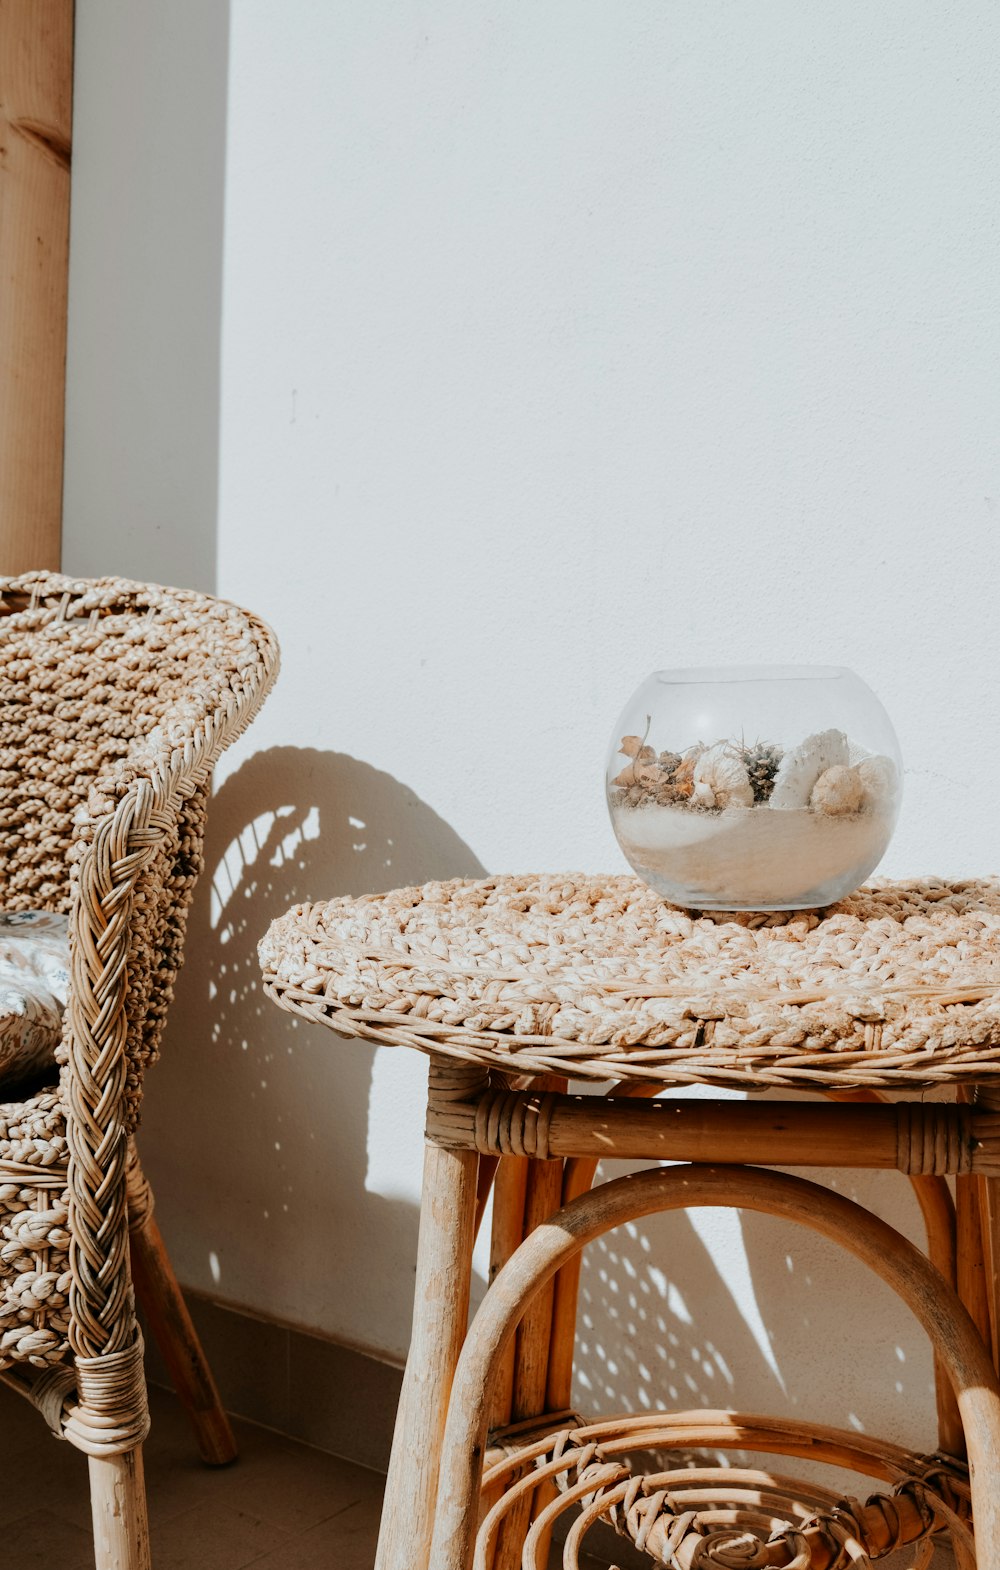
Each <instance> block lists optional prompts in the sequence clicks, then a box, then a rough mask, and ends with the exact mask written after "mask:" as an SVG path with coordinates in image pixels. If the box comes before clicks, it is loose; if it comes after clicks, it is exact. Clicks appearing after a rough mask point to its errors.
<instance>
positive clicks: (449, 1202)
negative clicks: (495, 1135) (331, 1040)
mask: <svg viewBox="0 0 1000 1570" xmlns="http://www.w3.org/2000/svg"><path fill="white" fill-rule="evenodd" d="M485 1082H486V1074H485V1072H484V1071H483V1070H481V1069H478V1068H469V1067H466V1066H465V1065H462V1064H450V1063H448V1062H447V1061H445V1062H443V1063H441V1062H439V1061H438V1060H436V1059H432V1061H431V1065H430V1073H429V1083H428V1106H429V1107H430V1106H432V1105H433V1104H434V1102H435V1101H438V1102H441V1101H443V1102H449V1101H451V1100H452V1099H461V1098H464V1097H466V1096H475V1095H476V1094H477V1093H478V1092H480V1091H481V1089H482V1087H483V1085H484V1084H485ZM478 1169H479V1157H478V1155H477V1154H476V1152H475V1151H474V1150H473V1151H469V1150H443V1149H442V1148H441V1146H440V1145H435V1144H428V1145H427V1147H426V1149H425V1153H424V1182H423V1192H422V1196H421V1201H420V1233H419V1238H418V1242H417V1279H416V1287H415V1292H414V1305H413V1333H412V1336H411V1339H410V1353H409V1356H408V1358H407V1360H406V1373H405V1374H404V1376H403V1391H402V1395H401V1396H400V1401H399V1409H398V1411H397V1413H396V1428H395V1432H394V1434H393V1439H392V1455H391V1457H390V1460H389V1476H388V1478H387V1480H386V1487H385V1499H386V1502H385V1507H384V1509H383V1512H382V1524H381V1529H380V1531H379V1539H378V1548H377V1550H376V1558H375V1570H430V1544H431V1533H432V1531H433V1527H434V1503H435V1500H436V1498H437V1483H438V1467H439V1464H440V1456H441V1442H442V1439H443V1437H444V1425H445V1418H446V1417H447V1415H448V1398H449V1396H450V1394H451V1381H452V1376H453V1374H454V1371H455V1366H456V1364H457V1362H458V1356H459V1353H460V1352H461V1350H462V1343H463V1341H464V1340H465V1332H466V1328H467V1325H468V1320H469V1285H470V1275H471V1269H472V1245H473V1230H474V1226H475V1213H476V1180H477V1176H478Z"/></svg>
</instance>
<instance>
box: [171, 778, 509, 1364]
mask: <svg viewBox="0 0 1000 1570" xmlns="http://www.w3.org/2000/svg"><path fill="white" fill-rule="evenodd" d="M481 870H482V869H481V868H480V866H479V863H478V862H477V860H476V858H475V856H474V855H473V854H472V852H471V851H470V850H469V848H468V846H466V845H464V844H463V842H462V841H461V840H460V839H459V838H458V836H457V835H456V834H455V833H454V832H453V830H452V829H450V828H449V827H448V825H447V824H446V823H444V822H443V820H442V819H441V818H439V817H438V816H437V814H436V813H434V812H433V811H432V810H431V808H429V807H428V806H427V805H426V804H425V803H424V802H422V801H420V799H419V798H418V797H417V796H416V795H415V794H414V793H413V791H411V790H409V789H408V788H407V787H406V786H405V785H403V784H401V783H400V782H399V781H397V780H395V779H393V778H392V776H391V775H388V774H385V773H382V772H380V771H379V770H377V769H373V768H371V767H369V766H368V765H367V764H364V763H361V762H359V761H357V760H356V759H354V758H349V757H346V756H344V755H343V754H339V753H332V752H320V751H316V750H313V749H309V748H297V747H279V748H274V749H271V750H268V751H265V752H260V753H257V754H255V755H254V756H253V757H251V758H250V759H249V760H248V761H247V762H245V763H244V764H243V765H242V766H241V767H240V768H239V769H238V770H237V771H236V772H235V773H234V774H232V775H231V776H229V778H227V779H226V780H225V781H224V782H223V783H222V785H221V786H220V788H219V789H218V791H217V793H216V794H215V796H214V797H213V799H212V801H211V804H210V809H209V813H208V832H207V839H206V875H205V878H204V879H203V881H202V886H201V890H200V892H199V896H198V898H197V900H196V902H195V906H194V909H193V911H192V914H191V919H190V925H189V937H188V944H187V961H186V967H185V970H184V972H183V974H182V977H181V981H180V984H179V986H178V996H177V1002H176V1006H175V1013H174V1016H173V1018H172V1023H171V1031H170V1036H169V1041H168V1045H167V1049H166V1050H165V1052H164V1055H163V1062H162V1064H161V1066H160V1068H159V1069H158V1071H157V1094H156V1096H155V1097H153V1098H151V1101H150V1105H149V1114H148V1118H147V1126H146V1128H145V1129H144V1141H143V1152H144V1156H145V1160H146V1165H147V1168H148V1169H149V1171H150V1174H151V1176H152V1177H153V1179H154V1181H156V1182H157V1183H158V1186H159V1190H160V1193H161V1200H160V1212H161V1216H162V1218H163V1223H164V1230H165V1231H166V1232H168V1235H171V1236H173V1237H175V1238H176V1253H177V1256H178V1264H179V1267H180V1269H181V1272H182V1273H183V1274H184V1276H185V1278H186V1279H187V1280H188V1281H189V1282H191V1283H192V1284H195V1285H198V1286H201V1287H202V1288H203V1289H204V1290H206V1291H211V1292H218V1293H221V1294H223V1295H224V1296H225V1297H227V1298H229V1299H231V1300H235V1301H237V1302H247V1303H252V1304H254V1305H255V1306H257V1307H258V1308H262V1309H264V1310H265V1311H266V1312H269V1313H274V1314H276V1315H278V1316H280V1317H283V1318H287V1319H288V1320H290V1321H291V1322H293V1323H296V1324H305V1325H314V1326H316V1327H318V1328H321V1329H324V1330H327V1331H329V1332H330V1333H343V1334H344V1335H345V1336H346V1337H347V1338H348V1339H351V1340H355V1339H356V1331H355V1330H354V1327H355V1326H356V1325H357V1324H359V1323H360V1324H364V1325H366V1327H368V1331H367V1333H368V1335H369V1336H370V1341H371V1344H372V1345H374V1346H376V1347H380V1348H386V1349H388V1348H391V1347H398V1348H399V1350H400V1351H402V1350H403V1349H405V1345H406V1341H407V1338H408V1328H409V1318H410V1293H411V1281H412V1274H411V1273H412V1265H413V1258H414V1255H415V1252H416V1229H417V1210H416V1206H415V1205H414V1204H411V1203H408V1202H403V1201H401V1200H398V1199H386V1198H383V1196H382V1195H380V1194H379V1193H373V1192H371V1191H370V1190H369V1189H367V1188H366V1176H367V1170H368V1143H369V1099H370V1091H371V1079H372V1061H373V1057H374V1050H373V1049H372V1048H371V1047H370V1046H368V1045H366V1044H365V1043H362V1042H357V1041H350V1042H346V1041H343V1040H341V1039H339V1038H337V1037H336V1036H333V1035H331V1034H330V1033H329V1032H328V1031H318V1030H311V1029H310V1028H308V1026H300V1025H298V1024H297V1023H296V1021H294V1020H293V1019H291V1018H290V1017H289V1016H288V1015H286V1014H284V1013H282V1012H280V1011H279V1010H277V1009H275V1008H274V1007H273V1005H272V1004H270V1003H268V1002H267V1000H266V999H265V998H264V995H263V993H262V991H261V987H260V970H259V967H258V964H257V957H256V945H257V941H258V939H259V938H260V936H261V933H262V932H264V931H265V929H266V928H267V926H268V923H269V922H270V921H272V920H273V919H274V918H275V917H276V916H278V915H280V914H281V913H282V912H283V911H285V910H287V908H288V907H289V906H290V905H293V904H295V903H296V902H298V901H301V900H303V899H307V898H310V897H311V898H315V897H316V896H317V895H328V896H330V895H336V894H361V893H367V892H372V891H374V890H377V889H382V888H386V887H390V886H392V885H394V884H401V883H407V882H413V881H420V880H422V879H427V878H430V877H435V876H444V877H447V876H452V875H456V874H462V875H475V874H476V873H479V872H481ZM398 1070H399V1073H400V1074H401V1075H406V1074H407V1072H409V1073H410V1074H413V1073H414V1072H416V1073H418V1074H420V1073H422V1068H421V1065H420V1064H418V1063H416V1062H415V1061H411V1057H410V1054H405V1055H404V1054H400V1055H399V1058H398ZM193 1086H197V1094H196V1095H194V1094H192V1087H193ZM418 1094H419V1095H420V1099H421V1101H422V1091H419V1092H418ZM180 1127H184V1128H185V1139H184V1150H183V1154H182V1153H181V1151H180V1149H179V1148H178V1142H177V1136H176V1132H175V1131H176V1130H177V1129H178V1128H180ZM416 1139H417V1141H418V1147H417V1155H416V1160H415V1170H414V1174H413V1179H414V1188H416V1186H417V1185H418V1184H419V1131H418V1132H417V1134H416ZM206 1184H207V1185H209V1187H210V1191H212V1192H214V1194H215V1196H216V1202H215V1207H214V1211H207V1212H206V1207H204V1206H203V1205H202V1204H201V1203H199V1202H198V1195H199V1193H200V1192H202V1191H203V1189H204V1186H205V1185H206ZM168 1229H169V1230H168ZM373 1240H377V1241H376V1243H375V1246H376V1247H377V1249H378V1257H379V1260H380V1262H381V1264H382V1266H383V1267H384V1268H383V1269H378V1270H374V1271H369V1272H355V1273H353V1275H352V1278H351V1279H350V1280H345V1279H344V1278H343V1276H342V1275H341V1274H340V1273H339V1272H338V1271H337V1270H336V1266H335V1265H332V1264H331V1261H335V1260H336V1259H337V1258H341V1257H342V1258H345V1259H346V1258H351V1257H355V1258H357V1257H361V1256H368V1255H370V1254H371V1251H372V1247H373ZM397 1272H398V1276H396V1279H394V1276H395V1275H396V1273H397Z"/></svg>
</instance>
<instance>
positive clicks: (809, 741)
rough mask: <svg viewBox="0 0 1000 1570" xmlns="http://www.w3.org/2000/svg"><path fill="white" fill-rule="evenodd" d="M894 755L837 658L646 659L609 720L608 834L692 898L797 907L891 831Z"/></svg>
mask: <svg viewBox="0 0 1000 1570" xmlns="http://www.w3.org/2000/svg"><path fill="white" fill-rule="evenodd" d="M902 780H903V771H902V760H901V758H900V752H899V743H898V742H897V740H896V733H895V731H894V730H893V728H892V723H891V721H890V719H889V716H888V714H887V713H886V711H885V709H884V708H883V707H882V704H881V703H880V702H879V700H878V698H877V697H876V696H875V694H874V693H873V692H872V690H871V688H870V687H869V686H868V685H867V684H866V683H865V682H863V681H862V680H861V678H860V676H856V675H855V674H854V672H853V671H850V670H845V669H844V668H843V667H839V666H820V665H790V666H743V667H740V666H737V667H733V668H730V669H712V668H705V669H690V670H686V669H680V670H664V671H654V672H653V674H652V675H651V676H649V677H648V678H647V679H646V681H644V682H643V684H642V686H641V687H639V688H638V690H637V691H636V692H635V693H634V694H633V695H632V697H631V698H630V699H629V701H628V703H627V704H626V705H625V708H624V710H623V712H622V715H621V718H620V719H619V721H618V724H617V725H616V727H615V732H614V736H613V738H612V742H611V749H610V754H609V757H608V768H607V796H608V810H609V811H610V813H611V822H612V824H613V826H614V831H615V835H616V836H617V839H618V843H619V845H620V846H621V848H622V850H623V852H624V854H625V856H626V858H627V859H628V861H629V863H630V865H631V866H632V868H633V869H634V871H635V872H637V873H638V875H639V877H640V878H642V879H644V881H645V882H646V883H648V884H649V885H650V887H652V888H654V889H655V890H656V891H657V893H658V894H662V895H663V896H664V898H665V899H668V900H670V901H671V903H673V904H675V905H684V906H687V907H688V908H691V909H697V910H762V911H764V910H809V909H812V908H814V907H816V906H821V905H830V904H833V903H834V902H835V901H836V900H840V899H844V898H845V897H846V896H847V895H848V894H850V893H852V892H853V891H854V890H855V889H856V888H858V887H859V885H860V884H862V883H863V882H864V880H865V879H866V878H867V877H868V876H869V874H870V873H871V872H873V871H874V869H875V868H876V866H877V865H878V863H879V862H880V861H881V859H882V857H883V855H884V854H885V851H886V847H887V846H888V844H889V841H890V839H891V838H892V832H893V829H894V828H895V826H896V819H897V817H898V815H899V806H900V800H901V796H902Z"/></svg>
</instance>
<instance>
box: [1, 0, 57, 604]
mask: <svg viewBox="0 0 1000 1570" xmlns="http://www.w3.org/2000/svg"><path fill="white" fill-rule="evenodd" d="M72 85H73V0H0V572H2V573H17V572H24V571H26V570H28V569H29V568H32V567H48V568H52V567H58V566H59V552H60V540H61V533H62V473H63V418H64V406H65V383H66V294H67V284H68V267H69V154H70V116H71V104H72Z"/></svg>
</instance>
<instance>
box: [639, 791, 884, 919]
mask: <svg viewBox="0 0 1000 1570" xmlns="http://www.w3.org/2000/svg"><path fill="white" fill-rule="evenodd" d="M613 818H614V823H615V830H616V833H617V835H618V839H619V843H620V844H621V847H622V850H623V851H624V852H625V854H626V856H627V857H628V859H629V861H630V862H631V863H632V865H633V867H634V868H635V870H636V871H637V872H638V873H639V874H640V875H641V876H642V877H644V878H647V879H648V881H649V882H651V883H652V884H653V886H654V887H655V888H657V889H658V890H659V891H660V892H661V893H662V894H665V895H666V897H667V898H668V899H674V900H676V901H677V902H678V903H681V904H690V905H704V906H706V907H710V906H712V905H715V906H716V907H718V908H723V909H728V910H732V909H735V908H737V907H741V908H744V909H751V910H755V909H767V908H778V909H782V908H785V909H787V908H790V907H792V906H794V905H797V904H798V905H806V904H825V903H827V902H828V901H829V900H831V899H839V898H842V897H843V895H844V894H846V893H848V892H850V890H851V889H853V888H856V887H857V884H858V883H861V882H862V881H863V880H864V879H865V878H866V877H867V876H868V874H869V873H870V872H871V871H872V870H873V868H874V867H875V866H876V865H877V863H878V862H879V860H880V859H881V857H882V855H883V852H884V851H885V848H886V846H887V845H888V843H889V839H890V837H891V834H892V828H893V820H894V814H893V813H892V812H887V811H885V810H884V809H883V810H879V809H873V810H869V811H867V812H858V813H852V814H850V815H845V816H843V817H833V816H830V815H828V814H826V813H822V812H814V811H812V810H811V809H810V808H809V807H801V808H793V809H787V808H786V809H781V808H776V807H769V806H766V805H765V806H759V807H730V808H727V809H726V811H724V812H697V811H692V810H691V809H690V808H689V807H678V806H671V807H662V806H657V805H652V804H651V805H649V806H642V807H619V808H617V809H615V810H614V812H613ZM844 878H847V879H848V880H851V879H855V878H856V881H849V882H848V885H847V887H845V888H843V889H835V890H834V891H832V892H831V891H830V890H829V889H828V888H827V885H829V884H831V883H838V882H840V881H841V880H842V879H844Z"/></svg>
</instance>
